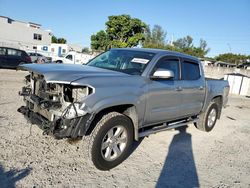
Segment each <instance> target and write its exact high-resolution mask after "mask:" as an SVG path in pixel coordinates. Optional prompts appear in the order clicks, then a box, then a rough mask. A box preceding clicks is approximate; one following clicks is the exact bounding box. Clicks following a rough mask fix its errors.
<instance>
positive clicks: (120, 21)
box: [91, 15, 147, 50]
mask: <svg viewBox="0 0 250 188" xmlns="http://www.w3.org/2000/svg"><path fill="white" fill-rule="evenodd" d="M105 25H106V30H105V31H104V30H101V31H99V32H97V33H96V34H94V35H92V36H91V48H92V49H94V50H100V49H101V50H107V49H109V48H112V47H117V48H120V47H134V46H137V45H138V44H139V42H140V41H143V40H144V38H145V36H144V33H145V30H146V28H147V25H146V24H145V23H144V22H142V21H141V20H139V19H137V18H131V17H130V16H129V15H118V16H109V17H108V21H107V22H106V24H105Z"/></svg>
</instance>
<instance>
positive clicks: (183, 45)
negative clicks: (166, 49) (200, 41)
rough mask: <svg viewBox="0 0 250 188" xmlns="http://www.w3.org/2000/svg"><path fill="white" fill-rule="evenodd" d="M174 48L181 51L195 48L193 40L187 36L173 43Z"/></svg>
mask: <svg viewBox="0 0 250 188" xmlns="http://www.w3.org/2000/svg"><path fill="white" fill-rule="evenodd" d="M173 44H174V46H175V47H177V48H180V49H183V50H184V51H185V50H188V49H190V48H192V47H193V38H192V37H191V36H189V35H188V36H186V37H183V38H179V39H177V40H176V41H174V42H173Z"/></svg>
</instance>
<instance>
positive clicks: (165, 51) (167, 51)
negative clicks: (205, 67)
mask: <svg viewBox="0 0 250 188" xmlns="http://www.w3.org/2000/svg"><path fill="white" fill-rule="evenodd" d="M112 49H116V50H130V51H141V52H148V53H155V54H159V53H161V54H164V53H165V54H166V55H173V56H181V57H183V58H189V59H195V60H198V58H197V57H194V56H191V55H188V54H184V53H180V52H175V51H170V50H163V49H154V48H112Z"/></svg>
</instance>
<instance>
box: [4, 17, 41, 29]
mask: <svg viewBox="0 0 250 188" xmlns="http://www.w3.org/2000/svg"><path fill="white" fill-rule="evenodd" d="M0 17H1V18H6V19H10V20H11V21H16V22H22V23H27V24H32V25H36V26H39V27H40V26H42V25H41V24H37V23H34V22H25V21H20V20H14V19H12V18H10V17H7V16H1V15H0Z"/></svg>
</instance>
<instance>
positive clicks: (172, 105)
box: [144, 57, 182, 125]
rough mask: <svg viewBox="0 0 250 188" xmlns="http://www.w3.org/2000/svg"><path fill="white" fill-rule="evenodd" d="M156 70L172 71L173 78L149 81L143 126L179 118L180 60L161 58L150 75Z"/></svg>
mask: <svg viewBox="0 0 250 188" xmlns="http://www.w3.org/2000/svg"><path fill="white" fill-rule="evenodd" d="M158 68H162V69H168V70H171V71H173V73H174V78H171V79H159V80H150V81H149V83H148V95H147V96H148V97H147V104H146V105H147V107H146V114H145V122H144V124H145V125H149V124H153V123H156V122H159V123H160V122H163V121H171V120H174V119H175V118H177V117H179V112H180V106H181V105H182V95H181V88H180V86H181V81H180V60H179V59H178V58H175V57H163V58H161V59H160V60H159V61H158V62H157V64H156V65H155V67H154V68H153V70H152V74H153V73H154V71H155V70H156V69H158Z"/></svg>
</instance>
